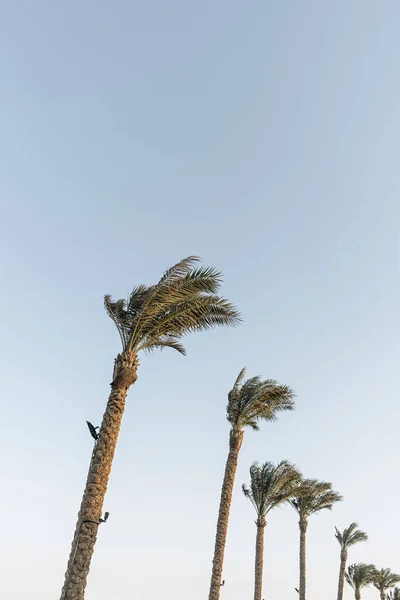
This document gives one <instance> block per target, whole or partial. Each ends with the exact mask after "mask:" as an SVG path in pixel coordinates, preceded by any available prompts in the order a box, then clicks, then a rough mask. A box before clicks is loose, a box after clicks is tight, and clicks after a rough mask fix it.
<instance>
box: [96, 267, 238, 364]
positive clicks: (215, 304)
mask: <svg viewBox="0 0 400 600" xmlns="http://www.w3.org/2000/svg"><path fill="white" fill-rule="evenodd" d="M199 260H200V259H199V258H198V257H197V256H189V257H187V258H184V259H183V260H181V261H180V262H179V263H177V264H176V265H174V266H173V267H171V268H169V269H167V271H165V273H164V275H163V276H162V277H161V279H160V281H159V282H158V283H156V284H154V285H149V286H148V285H143V284H142V285H138V286H137V287H135V288H134V289H133V290H132V292H131V294H130V296H129V298H128V299H127V300H123V299H122V300H115V301H114V300H112V299H111V296H109V295H106V296H105V298H104V305H105V309H106V311H107V314H108V315H109V317H110V318H111V319H112V320H113V321H114V323H115V325H116V327H117V329H118V333H119V335H120V337H121V342H122V348H123V351H128V352H134V353H138V352H140V351H141V350H145V351H148V352H151V351H152V350H154V349H156V348H161V349H162V348H165V347H168V348H173V349H175V350H177V351H178V352H180V353H181V354H185V348H184V346H183V345H182V344H181V343H180V341H179V340H180V338H181V337H182V336H184V335H186V334H188V333H191V332H193V331H202V330H206V329H211V328H213V327H217V326H219V325H225V326H235V325H238V324H239V323H240V322H241V317H240V314H239V313H238V311H237V309H236V307H235V306H234V305H233V304H231V303H230V302H228V300H226V299H225V298H222V297H221V296H219V295H217V293H218V290H219V289H220V286H221V283H222V275H221V273H220V272H219V271H217V270H216V269H214V268H213V267H204V266H198V262H199Z"/></svg>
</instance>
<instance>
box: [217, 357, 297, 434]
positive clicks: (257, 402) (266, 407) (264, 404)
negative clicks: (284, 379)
mask: <svg viewBox="0 0 400 600" xmlns="http://www.w3.org/2000/svg"><path fill="white" fill-rule="evenodd" d="M244 377H245V370H244V369H242V371H241V372H240V373H239V376H238V377H237V379H236V381H235V384H234V386H233V388H232V390H231V391H230V392H229V394H228V405H227V407H226V416H227V420H228V421H229V423H230V424H231V425H232V427H234V428H235V429H243V428H244V427H251V428H252V429H255V430H258V429H259V422H260V421H262V420H266V421H274V420H276V419H277V416H278V413H279V412H281V411H285V410H293V409H294V396H295V394H294V392H293V391H292V390H291V389H290V387H288V386H287V385H279V384H278V383H277V382H276V381H275V380H274V379H266V380H261V378H260V377H258V376H257V377H251V378H250V379H247V380H246V381H244Z"/></svg>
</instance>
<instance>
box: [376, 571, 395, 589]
mask: <svg viewBox="0 0 400 600" xmlns="http://www.w3.org/2000/svg"><path fill="white" fill-rule="evenodd" d="M399 581H400V575H397V573H392V571H391V570H390V569H380V570H378V569H377V570H376V571H375V573H374V577H373V584H374V586H375V587H376V589H378V590H379V591H380V592H385V591H386V590H388V589H389V588H392V587H394V586H395V585H396V583H399Z"/></svg>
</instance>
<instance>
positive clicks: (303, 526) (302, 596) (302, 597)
mask: <svg viewBox="0 0 400 600" xmlns="http://www.w3.org/2000/svg"><path fill="white" fill-rule="evenodd" d="M307 525H308V522H307V519H300V521H299V528H300V556H299V560H300V580H299V592H300V593H299V600H306V532H307Z"/></svg>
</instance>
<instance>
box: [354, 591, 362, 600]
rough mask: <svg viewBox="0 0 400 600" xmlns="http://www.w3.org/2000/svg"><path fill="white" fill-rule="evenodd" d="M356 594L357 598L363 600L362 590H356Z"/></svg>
mask: <svg viewBox="0 0 400 600" xmlns="http://www.w3.org/2000/svg"><path fill="white" fill-rule="evenodd" d="M354 596H355V599H356V600H361V590H356V591H355V593H354Z"/></svg>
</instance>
